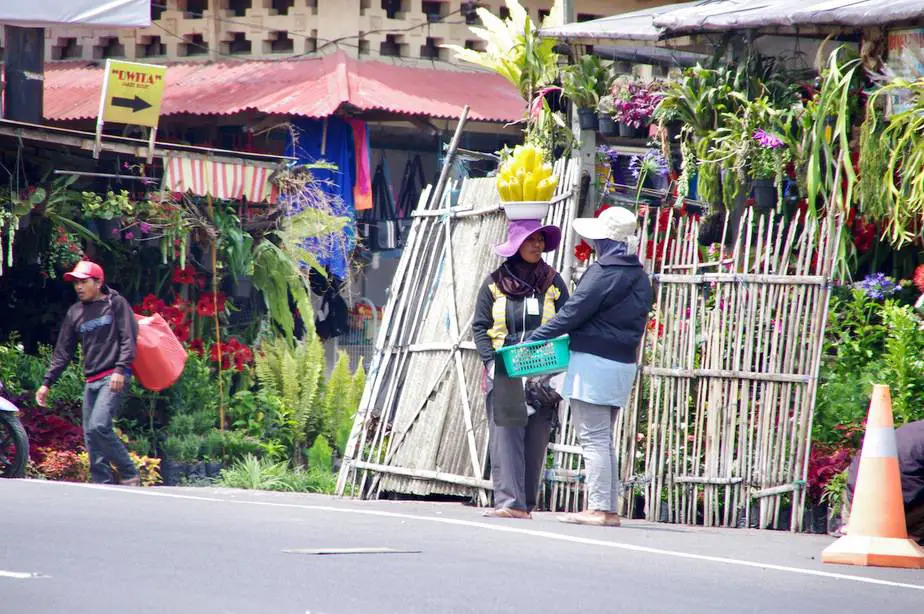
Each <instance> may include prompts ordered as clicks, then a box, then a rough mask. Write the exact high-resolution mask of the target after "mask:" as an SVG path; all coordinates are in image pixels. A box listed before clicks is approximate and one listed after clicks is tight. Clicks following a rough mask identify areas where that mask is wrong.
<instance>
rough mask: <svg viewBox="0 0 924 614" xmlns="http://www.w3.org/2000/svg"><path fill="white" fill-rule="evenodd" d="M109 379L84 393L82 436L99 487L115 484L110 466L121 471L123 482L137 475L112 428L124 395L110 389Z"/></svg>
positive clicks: (91, 469) (85, 390)
mask: <svg viewBox="0 0 924 614" xmlns="http://www.w3.org/2000/svg"><path fill="white" fill-rule="evenodd" d="M110 379H111V378H109V377H104V378H103V379H101V380H98V381H95V382H90V383H88V384H87V385H86V387H85V388H84V391H83V437H84V441H85V442H86V444H87V452H88V453H89V455H90V480H91V481H92V482H95V483H96V484H112V483H113V479H112V468H111V467H110V463H111V464H113V465H115V467H116V469H118V471H119V478H120V479H121V480H122V481H125V480H130V479H132V478H134V477H135V476H137V475H138V470H137V469H135V464H134V463H133V462H132V459H131V457H129V455H128V450H126V449H125V445H123V444H122V442H121V441H120V440H119V438H118V437H117V436H116V434H115V431H114V430H113V429H112V417H113V415H114V414H115V413H116V411H117V410H118V409H119V402H120V401H121V400H122V393H121V392H113V391H112V390H111V389H110V388H109V380H110ZM126 385H127V383H126Z"/></svg>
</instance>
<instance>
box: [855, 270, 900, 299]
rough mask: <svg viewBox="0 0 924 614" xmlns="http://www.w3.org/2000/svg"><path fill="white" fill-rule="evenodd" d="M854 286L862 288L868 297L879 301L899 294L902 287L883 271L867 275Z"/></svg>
mask: <svg viewBox="0 0 924 614" xmlns="http://www.w3.org/2000/svg"><path fill="white" fill-rule="evenodd" d="M854 287H855V288H857V289H858V290H862V291H863V293H864V294H865V295H866V296H867V297H868V298H871V299H873V300H877V301H878V300H882V299H884V298H887V297H889V296H892V295H894V294H898V293H899V292H901V289H902V287H901V286H900V285H898V284H897V283H895V282H894V281H893V280H892V278H891V277H886V276H885V275H884V274H883V273H873V274H872V275H867V276H866V277H865V278H864V279H863V281H861V282H859V283H857V284H855V285H854Z"/></svg>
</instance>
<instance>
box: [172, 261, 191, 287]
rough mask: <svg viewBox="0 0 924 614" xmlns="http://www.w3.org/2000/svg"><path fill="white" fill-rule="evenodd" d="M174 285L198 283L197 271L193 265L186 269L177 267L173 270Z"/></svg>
mask: <svg viewBox="0 0 924 614" xmlns="http://www.w3.org/2000/svg"><path fill="white" fill-rule="evenodd" d="M173 283H175V284H183V285H185V286H188V285H192V284H194V283H196V270H195V269H194V268H193V267H192V266H191V265H187V266H186V268H184V269H181V268H180V267H176V268H175V269H173Z"/></svg>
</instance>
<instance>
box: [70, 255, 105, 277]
mask: <svg viewBox="0 0 924 614" xmlns="http://www.w3.org/2000/svg"><path fill="white" fill-rule="evenodd" d="M104 277H105V276H104V275H103V267H101V266H100V265H98V264H96V263H95V262H90V261H89V260H81V261H80V262H78V263H77V266H75V267H74V270H73V271H71V272H70V273H65V274H64V281H77V280H78V279H98V280H100V281H103V279H104Z"/></svg>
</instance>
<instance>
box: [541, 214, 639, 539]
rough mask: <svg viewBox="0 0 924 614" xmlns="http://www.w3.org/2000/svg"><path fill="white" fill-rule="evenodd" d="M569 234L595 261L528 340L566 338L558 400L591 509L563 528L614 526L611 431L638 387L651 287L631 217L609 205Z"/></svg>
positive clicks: (614, 476) (615, 471)
mask: <svg viewBox="0 0 924 614" xmlns="http://www.w3.org/2000/svg"><path fill="white" fill-rule="evenodd" d="M573 225H574V230H575V232H577V233H578V234H579V235H581V236H582V237H584V238H585V239H590V240H592V241H593V242H594V248H595V251H596V253H597V257H598V259H597V262H595V263H594V264H592V265H591V266H590V267H589V268H588V269H587V272H586V273H585V274H584V276H583V277H582V278H581V281H580V283H579V284H578V286H577V289H576V290H575V291H574V296H572V297H571V299H570V300H569V301H568V302H567V304H565V306H564V307H563V308H562V309H561V311H560V312H559V313H558V315H556V316H555V317H554V318H552V320H551V321H549V322H548V323H547V324H545V325H543V326H542V327H541V328H539V329H538V330H537V331H536V332H534V333H533V334H532V335H531V337H530V340H531V341H538V340H543V339H553V338H555V337H558V336H560V335H565V334H568V335H570V336H571V344H570V347H571V361H570V363H569V365H568V373H567V375H566V376H565V383H564V385H563V386H562V393H561V394H562V396H563V397H565V398H567V399H570V400H571V409H572V415H573V417H574V425H575V428H576V429H577V434H578V437H579V439H580V440H581V448H582V451H583V454H584V466H585V470H586V482H587V491H588V510H587V511H586V512H582V513H579V514H567V515H565V516H563V517H562V518H561V520H562V521H563V522H570V523H575V524H592V525H603V526H619V515H618V514H617V512H616V509H617V507H616V499H617V497H618V496H619V474H618V466H619V465H618V464H617V459H616V448H615V445H614V442H613V431H614V426H615V424H616V418H617V416H618V415H619V414H618V410H619V408H620V407H625V405H626V402H627V401H628V399H629V395H630V393H631V392H632V386H633V384H634V382H635V374H636V364H637V357H638V349H639V344H640V342H641V339H642V334H643V333H644V332H645V325H646V324H647V322H648V313H649V311H650V310H651V299H652V296H651V282H650V281H649V279H648V275H647V274H646V273H645V271H644V270H643V269H642V264H641V262H639V259H638V257H637V256H636V252H637V249H638V239H637V237H636V236H635V232H636V220H635V216H634V215H633V214H632V213H631V212H629V211H628V210H627V209H623V208H621V207H613V208H610V209H607V210H606V211H604V212H603V213H601V214H600V217H599V218H592V219H578V220H574V222H573Z"/></svg>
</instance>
